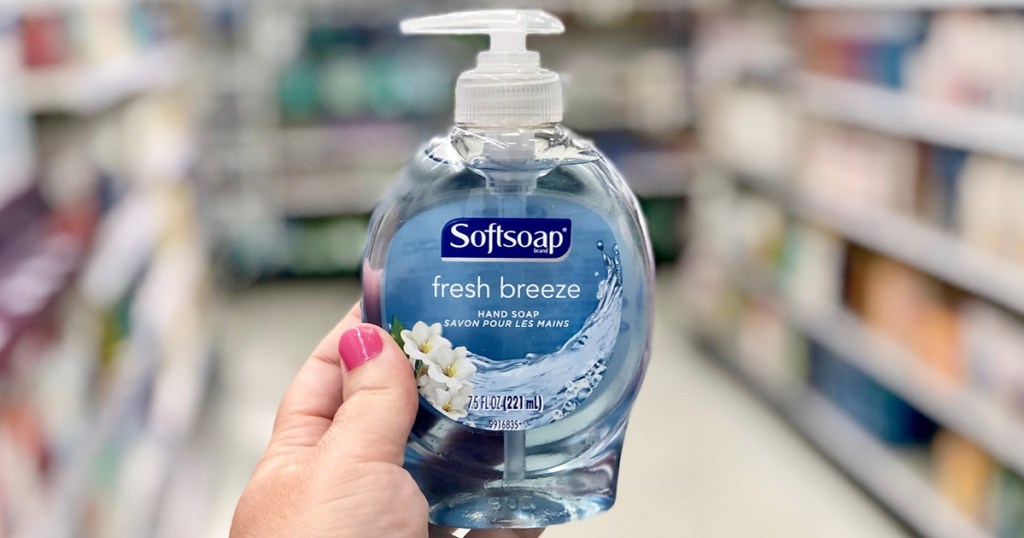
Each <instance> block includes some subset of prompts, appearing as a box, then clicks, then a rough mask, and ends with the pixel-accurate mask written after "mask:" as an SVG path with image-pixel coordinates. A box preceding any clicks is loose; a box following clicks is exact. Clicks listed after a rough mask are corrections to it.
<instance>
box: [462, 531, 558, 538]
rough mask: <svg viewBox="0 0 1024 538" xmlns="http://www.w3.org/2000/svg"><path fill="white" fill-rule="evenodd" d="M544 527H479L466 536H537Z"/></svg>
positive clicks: (500, 537)
mask: <svg viewBox="0 0 1024 538" xmlns="http://www.w3.org/2000/svg"><path fill="white" fill-rule="evenodd" d="M542 532H544V529H477V530H474V531H470V533H469V534H467V535H466V538H537V537H538V536H540V533H542Z"/></svg>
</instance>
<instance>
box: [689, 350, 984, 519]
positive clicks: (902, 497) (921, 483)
mask: <svg viewBox="0 0 1024 538" xmlns="http://www.w3.org/2000/svg"><path fill="white" fill-rule="evenodd" d="M698 339H699V340H700V341H701V342H703V343H705V344H707V347H709V348H711V351H712V354H713V355H714V356H716V357H717V358H719V359H721V360H724V361H726V363H727V365H728V367H729V370H731V371H732V372H734V373H735V374H736V375H738V376H739V377H740V378H741V379H742V380H743V381H744V382H745V383H747V384H748V385H750V386H751V388H753V389H754V391H755V392H756V393H757V394H758V395H759V396H761V397H762V398H763V399H765V400H766V401H768V403H769V404H770V405H771V406H772V408H774V409H775V410H776V411H777V412H778V413H779V414H780V415H782V417H783V418H785V419H786V420H787V421H788V422H789V423H790V424H792V425H793V426H794V427H795V428H796V429H797V430H798V431H799V432H800V433H801V434H803V435H804V436H805V437H806V438H807V439H808V440H809V441H810V442H811V443H813V444H814V445H815V446H816V447H817V448H818V449H819V450H821V452H822V453H824V454H825V455H826V456H827V457H828V458H829V459H830V460H831V461H832V462H833V463H834V464H835V465H837V466H838V467H839V468H840V469H842V470H843V471H844V472H845V473H846V474H847V475H848V476H850V477H851V478H852V479H854V480H855V481H856V482H858V483H859V484H860V485H861V486H862V487H863V488H864V489H865V490H866V491H868V492H869V493H870V494H871V495H873V496H874V497H875V498H877V499H878V500H879V502H880V503H881V504H882V505H883V506H885V507H886V508H887V509H888V510H889V511H891V512H892V513H893V514H895V515H896V516H897V517H898V518H899V519H901V520H902V521H904V522H905V523H906V524H907V525H908V526H909V527H911V528H912V529H913V530H914V531H916V532H917V533H918V534H920V535H921V536H928V537H931V538H984V537H989V536H991V534H990V533H988V532H986V531H985V530H983V529H981V528H979V527H978V526H977V525H976V524H974V523H973V522H971V521H970V520H968V519H967V518H965V517H964V516H963V515H962V514H961V513H960V512H958V511H957V509H956V508H954V507H953V506H952V505H951V504H950V503H949V502H948V501H946V500H945V499H944V498H942V497H941V496H940V495H939V493H938V492H937V491H936V490H935V488H933V487H932V486H931V484H930V483H929V482H928V480H927V478H926V477H924V476H921V475H920V474H919V473H918V472H917V471H915V469H914V467H913V466H912V465H911V464H910V463H909V462H908V461H907V459H906V458H905V457H904V456H903V455H901V454H900V453H899V452H897V451H896V450H894V449H892V448H890V447H888V446H886V445H885V444H883V443H882V442H881V441H879V440H878V439H876V438H875V437H873V436H872V435H871V434H870V433H868V432H866V431H864V430H863V428H861V427H860V426H859V425H858V424H857V423H856V422H854V421H853V420H852V419H850V418H849V417H848V416H847V415H845V414H844V413H843V412H842V411H841V410H839V409H838V408H836V407H835V406H834V405H833V404H832V403H831V402H829V401H828V400H827V399H826V398H825V397H823V396H821V395H819V394H818V393H817V392H816V391H814V390H812V389H807V388H804V389H798V390H796V391H793V392H784V391H781V390H779V389H777V388H775V387H774V386H773V385H772V384H770V383H767V382H765V381H764V380H763V379H761V378H760V377H758V376H757V375H755V374H753V373H750V372H748V371H747V370H746V369H745V368H744V366H743V364H742V361H740V360H739V357H738V356H737V355H736V354H735V353H734V352H732V350H730V349H728V348H729V347H731V346H726V345H723V344H721V341H722V340H723V339H722V338H717V337H706V335H703V334H698Z"/></svg>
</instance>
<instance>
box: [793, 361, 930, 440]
mask: <svg viewBox="0 0 1024 538" xmlns="http://www.w3.org/2000/svg"><path fill="white" fill-rule="evenodd" d="M809 370H810V371H809V379H810V383H811V385H812V386H814V387H815V388H816V389H817V390H818V391H820V392H821V393H822V394H823V395H824V396H825V397H827V398H828V399H830V400H832V401H833V402H835V404H836V405H837V406H839V408H841V409H842V410H843V411H845V412H846V413H847V414H849V415H850V416H851V417H853V419H854V420H856V421H857V422H858V423H860V425H861V426H863V427H864V428H865V429H866V430H868V431H869V432H871V433H872V434H874V435H875V436H877V437H878V438H880V439H883V440H885V441H886V442H888V443H892V444H895V445H924V444H927V443H929V442H930V441H931V439H932V436H934V435H935V432H936V430H937V428H938V426H937V425H936V424H935V422H933V421H932V420H931V419H930V418H928V417H927V416H925V415H923V414H922V413H921V412H920V411H918V410H917V409H915V408H914V407H912V406H911V405H910V404H908V403H907V402H906V401H905V400H903V399H902V398H900V397H899V396H898V395H897V394H895V393H893V392H892V391H890V390H889V389H887V388H885V387H884V386H882V385H880V384H879V383H878V382H877V381H875V380H874V379H873V378H872V377H871V376H869V375H867V374H865V373H864V372H862V371H860V370H858V369H857V368H855V367H853V366H852V365H850V363H848V362H846V361H844V360H843V359H842V358H839V357H836V356H835V355H834V354H833V353H832V352H831V351H830V350H829V349H828V348H825V347H822V346H820V345H817V344H815V343H813V342H812V344H811V346H810V368H809Z"/></svg>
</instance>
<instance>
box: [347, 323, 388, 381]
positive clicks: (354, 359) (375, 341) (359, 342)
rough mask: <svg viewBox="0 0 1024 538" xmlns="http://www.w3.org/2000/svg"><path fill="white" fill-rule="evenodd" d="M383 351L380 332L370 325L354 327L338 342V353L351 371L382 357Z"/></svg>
mask: <svg viewBox="0 0 1024 538" xmlns="http://www.w3.org/2000/svg"><path fill="white" fill-rule="evenodd" d="M382 349H384V342H382V341H381V339H380V332H379V331H378V330H377V329H376V328H374V327H371V326H369V325H359V326H358V327H353V328H351V329H349V330H347V331H345V332H344V333H342V334H341V339H339V340H338V353H339V354H341V360H342V362H344V363H345V368H346V369H348V370H349V371H351V370H355V369H356V368H358V367H360V366H362V365H363V364H365V363H366V362H368V361H369V360H370V359H373V358H374V357H376V356H377V355H380V352H381V350H382Z"/></svg>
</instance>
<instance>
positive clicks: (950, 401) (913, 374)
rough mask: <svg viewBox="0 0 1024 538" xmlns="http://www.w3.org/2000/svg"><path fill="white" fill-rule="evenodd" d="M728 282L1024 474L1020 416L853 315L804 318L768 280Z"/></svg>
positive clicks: (748, 278) (806, 314) (839, 312)
mask: <svg viewBox="0 0 1024 538" xmlns="http://www.w3.org/2000/svg"><path fill="white" fill-rule="evenodd" d="M731 279H732V281H733V282H734V283H735V284H736V285H737V286H738V287H739V288H740V289H742V290H743V291H744V292H745V293H750V294H761V295H765V294H767V295H770V296H773V297H776V298H777V303H778V304H779V305H780V306H781V309H782V313H783V315H784V316H785V317H786V320H787V321H788V323H789V324H790V325H791V326H792V327H793V328H794V329H796V330H798V331H800V332H801V333H802V334H804V335H805V336H807V337H808V338H810V339H812V340H814V341H816V342H818V343H819V344H821V345H823V346H825V347H827V348H829V349H830V350H831V351H832V352H833V353H835V354H836V355H837V356H839V357H840V358H841V359H843V360H845V361H847V362H848V363H849V364H851V365H852V366H854V367H855V368H857V369H858V370H860V371H862V372H864V373H865V374H867V375H869V376H871V377H872V378H873V379H874V380H876V381H878V382H879V383H881V384H882V385H885V386H886V387H888V388H889V390H891V391H892V392H894V393H896V394H898V395H899V396H900V397H902V398H903V399H905V400H907V401H908V402H910V403H911V404H912V405H913V406H914V407H916V408H918V409H919V410H920V411H921V412H923V413H924V414H926V415H928V416H929V417H931V418H932V419H933V420H935V421H936V422H939V423H940V424H942V425H944V426H946V427H948V428H950V429H952V430H955V431H957V432H959V433H960V434H961V435H964V436H965V437H969V438H971V439H972V440H974V442H975V443H977V444H978V445H979V446H981V447H983V448H984V449H985V451H986V452H988V453H989V454H990V455H991V456H992V457H993V458H995V459H996V460H998V461H1000V462H1002V463H1003V464H1005V465H1007V466H1008V467H1010V468H1012V469H1014V470H1015V471H1016V472H1018V473H1022V474H1024V450H1021V449H1020V447H1024V415H1022V414H1017V413H1014V412H1012V411H1011V410H1010V409H1008V408H1006V407H1005V406H1004V405H1002V404H1000V403H999V402H997V401H995V400H994V399H992V398H991V397H990V396H989V395H987V394H986V392H985V391H983V390H980V389H977V388H974V387H972V386H970V385H968V384H965V383H960V382H956V381H953V380H950V379H948V378H946V377H944V376H942V375H941V374H938V373H936V372H935V371H933V370H931V369H929V368H928V367H927V366H926V363H927V361H925V360H924V359H923V358H922V357H916V356H914V355H913V354H912V353H911V352H910V351H908V350H906V349H905V348H903V347H902V346H900V345H899V344H897V343H895V342H893V341H892V340H891V339H889V338H887V337H885V336H884V335H881V334H879V333H878V332H877V331H875V330H873V329H871V328H870V327H868V326H867V325H865V324H864V323H863V322H862V321H860V318H859V317H857V316H856V315H855V314H853V313H852V312H849V311H847V310H844V309H836V310H835V311H833V312H804V311H801V310H800V309H799V308H797V307H796V306H794V305H792V304H789V303H787V301H786V300H785V299H784V298H783V297H782V293H781V292H780V291H779V290H778V286H777V285H775V284H774V283H773V282H770V281H769V279H765V278H758V277H756V276H752V275H740V274H734V275H731Z"/></svg>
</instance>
